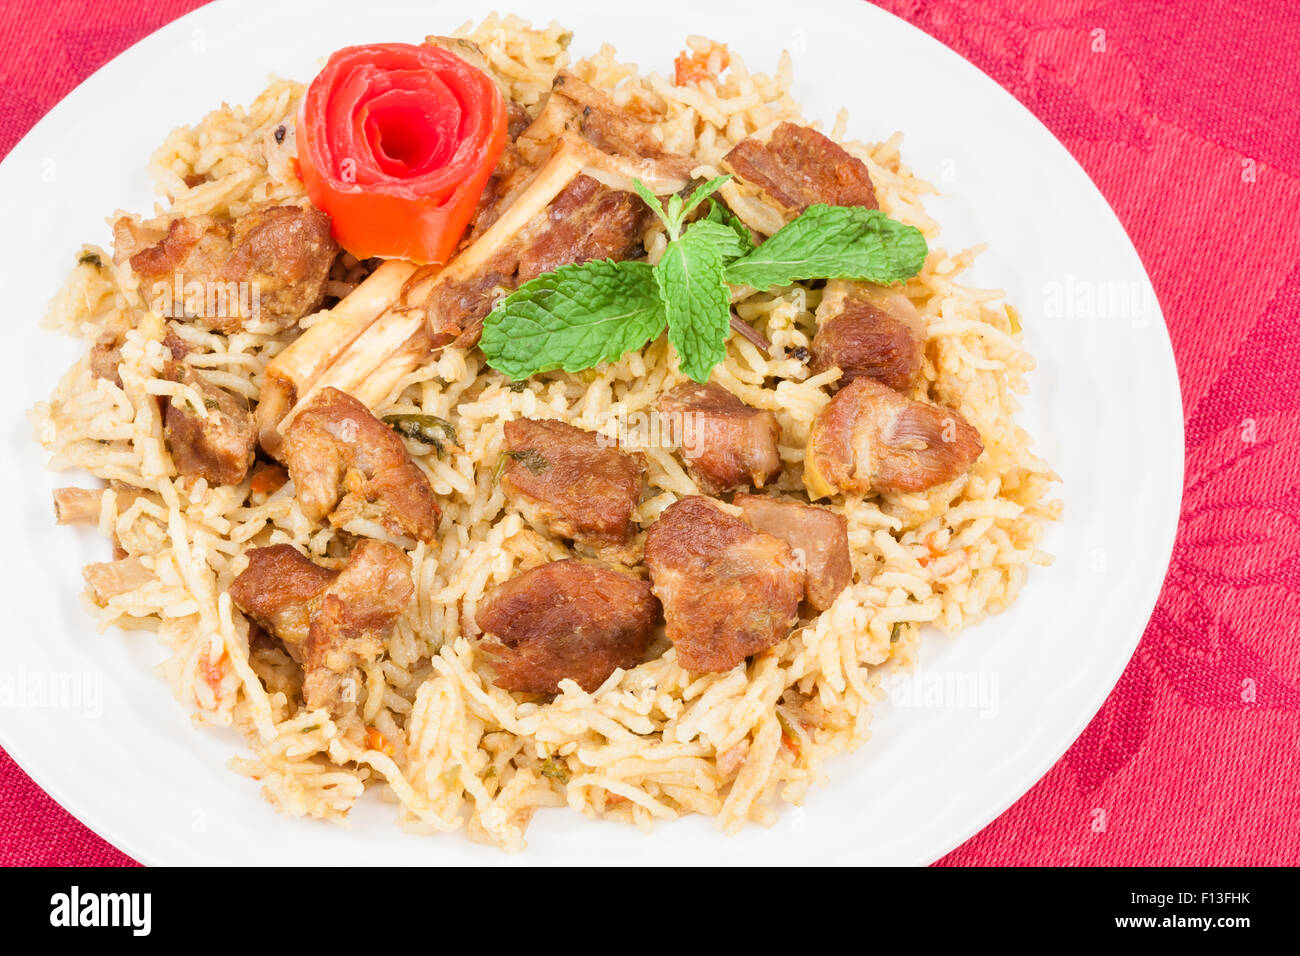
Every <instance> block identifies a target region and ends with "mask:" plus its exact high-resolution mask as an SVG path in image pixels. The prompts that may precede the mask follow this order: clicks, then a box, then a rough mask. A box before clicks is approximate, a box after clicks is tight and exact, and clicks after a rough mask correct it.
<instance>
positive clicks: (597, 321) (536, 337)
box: [479, 259, 666, 379]
mask: <svg viewBox="0 0 1300 956" xmlns="http://www.w3.org/2000/svg"><path fill="white" fill-rule="evenodd" d="M665 321H666V319H665V315H664V307H663V303H662V301H661V300H660V292H659V284H658V279H657V276H656V275H655V270H654V268H653V267H652V266H651V265H650V264H649V263H645V262H612V261H610V260H608V259H593V260H591V261H590V262H584V263H581V264H580V265H567V266H561V267H560V268H558V269H556V270H555V271H554V272H547V273H544V274H543V275H540V276H538V277H537V278H535V279H532V280H530V281H528V282H525V283H524V284H523V285H521V286H520V287H519V288H518V289H516V290H515V291H514V292H512V293H510V295H508V296H506V298H505V299H503V300H502V301H501V302H500V303H499V304H498V305H497V307H496V308H495V309H493V310H492V311H491V313H489V314H488V316H487V318H485V319H484V320H483V335H482V338H480V340H479V348H481V349H482V350H483V354H484V356H486V357H487V363H488V365H490V366H491V367H492V368H494V369H496V370H497V371H499V372H501V373H503V374H505V375H508V376H509V377H510V378H512V379H521V378H527V377H528V376H529V375H535V374H537V373H538V372H549V371H551V370H552V369H557V368H558V369H563V370H564V371H566V372H580V371H582V370H583V369H588V368H591V367H593V366H595V365H599V364H600V363H601V362H613V361H616V360H617V359H618V358H620V357H621V356H622V355H623V354H624V353H625V352H630V351H632V350H633V349H639V348H641V346H643V345H645V344H646V342H648V341H650V340H651V339H653V338H655V337H656V336H657V335H659V333H660V332H662V331H663V328H664V322H665Z"/></svg>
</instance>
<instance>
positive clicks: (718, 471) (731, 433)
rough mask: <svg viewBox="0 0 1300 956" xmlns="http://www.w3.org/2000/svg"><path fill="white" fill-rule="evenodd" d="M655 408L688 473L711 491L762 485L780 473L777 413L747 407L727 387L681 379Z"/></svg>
mask: <svg viewBox="0 0 1300 956" xmlns="http://www.w3.org/2000/svg"><path fill="white" fill-rule="evenodd" d="M659 412H660V414H662V415H663V416H664V418H665V419H666V420H667V423H668V426H669V430H670V434H671V435H672V436H673V437H674V438H675V440H676V441H677V444H678V447H679V448H680V449H681V453H682V457H683V458H684V459H686V465H687V467H688V468H689V469H690V472H691V475H692V477H694V478H695V481H696V482H697V483H698V484H699V486H700V487H701V488H702V489H704V490H705V491H707V492H708V493H709V494H719V493H721V492H723V491H731V490H733V489H736V488H744V487H747V486H749V485H751V484H752V485H753V486H754V487H755V488H762V487H763V486H764V485H765V484H767V483H768V482H769V481H771V480H772V479H774V478H776V477H777V476H778V475H780V474H781V456H780V454H779V453H778V451H777V448H776V443H777V439H779V438H780V437H781V426H780V425H778V424H777V421H776V416H775V415H773V414H772V413H771V412H760V411H759V410H758V409H756V408H750V407H749V406H748V405H746V404H745V403H744V402H742V401H741V400H740V399H738V398H737V397H736V396H735V395H732V394H731V393H730V392H728V391H727V390H726V389H725V388H722V387H721V386H718V385H697V384H695V383H694V382H684V383H683V384H681V385H678V386H677V387H676V388H674V389H673V390H672V391H670V392H667V393H665V394H663V395H661V396H660V397H659Z"/></svg>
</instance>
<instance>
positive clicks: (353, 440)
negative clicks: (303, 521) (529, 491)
mask: <svg viewBox="0 0 1300 956" xmlns="http://www.w3.org/2000/svg"><path fill="white" fill-rule="evenodd" d="M282 452H283V456H284V464H285V467H287V468H288V469H289V477H290V478H292V479H293V483H294V490H295V492H296V494H297V496H298V501H299V503H300V504H301V505H302V510H303V512H304V513H305V514H306V515H307V517H308V518H310V519H311V520H313V521H320V520H321V519H323V518H325V516H326V515H328V516H329V520H330V523H331V524H333V525H334V526H335V527H344V526H346V525H347V524H348V523H349V522H351V521H353V520H354V519H360V520H361V521H364V522H373V523H376V524H378V525H379V526H380V527H382V528H383V529H384V530H385V531H387V532H388V533H390V534H396V535H407V536H409V537H412V538H418V539H419V540H421V541H432V540H433V536H434V535H435V534H436V533H437V531H438V516H439V514H440V511H439V509H438V504H437V502H436V501H434V498H433V489H432V488H431V487H430V486H429V479H428V478H426V477H425V475H424V472H423V471H421V470H420V468H419V466H418V465H416V464H415V462H413V461H412V460H411V456H410V455H408V454H407V452H406V446H405V445H403V444H402V440H401V438H399V437H398V436H397V433H396V432H394V431H393V430H392V429H391V428H389V427H388V426H387V425H385V424H384V423H383V422H381V421H380V420H379V419H377V418H375V416H374V415H372V414H370V410H369V409H368V408H366V406H365V405H363V404H361V402H359V401H357V400H356V399H355V398H353V397H352V396H351V395H349V394H347V393H346V392H340V391H339V390H338V389H336V388H324V389H322V390H321V391H320V393H319V394H318V395H317V396H316V398H315V399H314V400H313V401H312V402H311V404H309V405H308V406H307V407H306V408H304V409H303V410H302V411H301V412H299V413H298V415H297V417H296V418H294V420H293V421H292V422H291V423H290V425H289V427H288V429H287V431H286V433H285V437H284V445H283V448H282Z"/></svg>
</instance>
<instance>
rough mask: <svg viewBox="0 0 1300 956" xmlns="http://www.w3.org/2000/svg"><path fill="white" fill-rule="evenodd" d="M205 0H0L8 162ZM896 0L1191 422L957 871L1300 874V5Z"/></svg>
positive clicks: (17, 773) (0, 779) (9, 816)
mask: <svg viewBox="0 0 1300 956" xmlns="http://www.w3.org/2000/svg"><path fill="white" fill-rule="evenodd" d="M197 5H198V4H197V3H196V2H194V0H144V2H141V0H136V2H131V3H125V2H121V0H5V3H4V10H5V14H6V15H5V18H4V19H5V24H6V30H5V31H4V32H3V33H0V153H4V152H7V151H8V150H9V149H10V148H11V147H12V146H13V145H14V144H15V143H16V142H17V141H18V140H19V139H20V138H21V137H22V135H23V134H24V133H25V132H26V131H27V130H28V129H29V128H30V127H31V126H32V124H34V123H35V122H36V121H37V120H38V119H39V118H40V117H41V116H42V115H43V114H44V113H45V111H46V110H48V109H49V108H50V107H52V106H53V105H54V104H55V103H56V102H58V100H59V99H60V97H62V96H63V95H64V94H66V93H67V92H68V91H69V90H71V89H72V88H73V87H74V86H76V85H77V84H78V83H80V82H81V81H82V80H83V79H85V78H86V77H87V76H89V75H90V73H91V72H93V71H94V70H95V68H96V67H98V66H99V65H101V64H102V63H104V62H105V61H106V60H108V59H109V58H111V57H112V56H114V55H116V54H117V53H118V52H120V51H122V50H124V49H125V48H126V47H128V46H129V45H131V44H132V43H134V42H135V41H136V40H138V39H140V38H141V37H143V36H145V35H146V34H148V33H150V32H151V31H153V30H155V29H157V28H158V27H160V26H162V25H163V24H164V23H166V22H168V21H170V20H172V19H174V18H175V17H177V16H179V15H181V14H182V13H184V12H186V11H187V10H189V9H191V8H193V7H195V6H197ZM881 5H882V6H884V7H886V8H887V9H889V10H890V11H891V12H893V13H895V14H897V15H899V16H901V17H903V18H905V19H907V20H909V21H911V22H912V23H914V24H916V25H917V26H918V27H920V28H921V29H923V30H925V31H926V32H928V33H930V34H932V35H933V36H935V37H937V38H938V39H939V40H941V41H942V42H943V43H945V44H947V45H948V46H950V47H952V48H953V49H955V50H956V51H957V52H958V53H960V54H961V55H962V56H964V57H966V58H967V59H969V60H971V61H972V62H973V63H975V64H976V65H977V66H978V67H980V69H982V70H984V71H985V72H986V73H988V74H989V75H990V76H992V77H993V78H994V79H995V80H997V81H998V82H999V83H1001V84H1002V86H1004V87H1005V88H1006V89H1007V90H1009V91H1010V92H1011V93H1012V94H1014V95H1015V96H1016V97H1017V98H1019V99H1020V100H1021V101H1022V102H1024V103H1025V105H1026V106H1028V107H1029V108H1030V109H1031V110H1033V111H1034V113H1036V114H1037V115H1038V117H1039V118H1040V119H1041V120H1042V121H1043V122H1044V123H1046V124H1047V126H1048V127H1050V128H1051V129H1052V131H1053V132H1054V133H1055V134H1056V135H1057V136H1058V137H1059V138H1060V139H1061V140H1062V141H1063V142H1064V143H1065V145H1066V146H1067V147H1068V148H1069V149H1070V151H1071V152H1072V153H1073V154H1074V155H1075V157H1077V158H1078V160H1079V161H1080V162H1081V163H1082V164H1083V166H1084V168H1086V169H1087V170H1088V172H1089V174H1090V175H1091V176H1092V178H1093V180H1094V181H1095V182H1096V183H1097V185H1098V186H1099V187H1100V188H1101V191H1102V192H1103V193H1104V194H1105V195H1106V197H1107V199H1109V200H1110V203H1111V205H1112V206H1113V207H1114V208H1115V211H1116V213H1117V214H1118V215H1119V217H1120V219H1121V220H1122V221H1123V223H1124V225H1125V227H1126V228H1127V229H1128V232H1129V234H1130V235H1131V236H1132V237H1133V240H1134V242H1135V243H1136V245H1137V248H1138V252H1139V253H1141V255H1142V260H1143V262H1145V264H1146V267H1147V271H1148V272H1149V273H1150V275H1151V279H1152V281H1153V282H1154V283H1155V287H1156V291H1157V293H1158V294H1159V297H1160V302H1161V305H1162V307H1163V309H1164V314H1165V318H1166V320H1167V321H1168V323H1169V329H1170V332H1171V334H1172V336H1173V342H1174V350H1175V353H1176V355H1177V359H1178V368H1179V374H1180V376H1181V379H1182V390H1183V405H1184V408H1185V412H1186V416H1187V479H1186V480H1187V485H1186V495H1185V500H1184V503H1183V517H1182V523H1181V525H1180V529H1179V534H1178V541H1177V544H1176V545H1175V548H1174V556H1173V563H1172V566H1171V568H1170V572H1169V577H1168V579H1167V581H1166V584H1165V588H1164V592H1163V593H1162V595H1161V597H1160V602H1159V605H1158V606H1157V608H1156V611H1155V614H1154V616H1153V618H1152V620H1151V623H1150V626H1149V627H1148V628H1147V631H1146V634H1145V636H1144V637H1143V639H1142V643H1141V645H1140V647H1139V648H1138V650H1137V653H1136V654H1135V655H1134V657H1133V660H1132V662H1131V663H1130V664H1129V667H1128V669H1127V670H1126V671H1125V673H1124V676H1123V677H1122V678H1121V679H1120V682H1119V685H1118V686H1117V687H1116V689H1115V691H1114V692H1113V693H1112V694H1111V696H1110V698H1109V700H1107V701H1106V704H1105V705H1104V706H1103V707H1102V709H1101V712H1100V713H1099V714H1098V715H1097V717H1096V719H1094V720H1093V722H1092V723H1091V725H1090V726H1089V727H1088V728H1087V730H1086V731H1085V732H1084V734H1083V735H1082V736H1081V737H1080V738H1079V740H1078V741H1077V742H1076V743H1075V744H1074V745H1073V746H1072V747H1071V748H1070V750H1069V752H1068V753H1066V755H1065V756H1064V757H1063V758H1062V759H1061V761H1060V762H1059V763H1058V764H1057V765H1056V766H1055V767H1054V768H1053V769H1052V770H1051V771H1050V772H1049V773H1048V774H1047V776H1045V777H1044V778H1043V779H1042V780H1041V781H1039V783H1038V784H1037V785H1036V786H1035V787H1034V788H1033V789H1032V790H1030V791H1029V793H1028V794H1026V795H1025V796H1024V798H1022V799H1021V800H1020V802H1018V803H1017V804H1016V805H1015V806H1013V807H1012V808H1011V809H1010V810H1008V811H1007V812H1006V813H1005V814H1003V815H1002V816H1001V817H999V818H998V819H997V820H996V821H994V822H993V823H992V824H990V825H989V826H988V827H987V828H986V829H985V830H984V831H983V832H981V833H980V834H978V835H977V836H976V837H974V838H973V839H972V840H970V841H969V842H968V843H966V844H965V845H963V846H962V847H960V848H958V849H957V850H955V851H954V852H953V853H952V854H950V855H949V856H948V857H946V858H945V859H944V860H943V861H942V863H943V864H945V865H969V864H1143V863H1147V864H1205V863H1218V864H1228V863H1256V864H1259V863H1273V864H1277V863H1292V864H1294V863H1300V813H1298V812H1297V809H1298V808H1300V626H1298V625H1300V503H1298V502H1297V500H1296V490H1297V484H1298V483H1300V449H1298V448H1297V438H1300V331H1297V328H1296V324H1297V321H1298V320H1300V227H1298V225H1297V223H1298V222H1300V86H1298V85H1297V76H1298V75H1300V74H1298V72H1297V63H1300V4H1297V3H1295V2H1293V0H1253V2H1246V0H1195V2H1190V0H1182V2H1179V0H1115V2H1097V0H985V2H970V0H883V2H882V4H881ZM502 7H503V8H509V7H511V4H509V3H507V2H504V0H503V3H502ZM513 8H514V9H516V10H518V11H519V12H522V13H529V12H530V11H534V10H537V11H541V10H543V8H542V7H541V6H540V5H539V4H537V3H535V2H533V0H530V2H529V3H526V4H515V5H514V7H513ZM534 16H537V17H541V18H544V17H545V13H544V12H538V13H534ZM178 119H182V118H179V117H178ZM1111 464H1112V465H1113V466H1115V467H1122V463H1111ZM0 807H2V808H3V809H0V863H5V864H50V863H70V864H119V863H129V862H131V861H130V860H129V859H128V858H127V857H126V856H125V855H124V854H122V853H120V852H119V851H117V850H116V849H114V848H113V847H111V846H109V845H108V844H106V843H105V842H103V841H102V840H100V839H99V838H98V837H96V836H95V835H94V834H92V833H91V832H89V831H88V830H87V829H86V828H85V827H83V826H81V824H79V823H78V822H77V821H76V820H74V819H73V818H72V817H71V816H69V815H68V814H67V813H66V812H65V811H63V810H62V809H61V808H60V807H59V806H58V805H57V804H55V803H54V801H53V800H51V799H50V798H49V797H48V796H46V795H45V794H44V793H43V792H42V791H41V789H40V788H39V787H37V786H36V785H35V784H34V783H33V782H32V781H31V780H29V779H28V778H27V777H26V775H25V774H23V772H22V771H21V770H19V769H18V768H17V767H16V766H15V765H14V763H13V762H12V761H11V760H9V759H8V757H6V756H4V755H3V754H0Z"/></svg>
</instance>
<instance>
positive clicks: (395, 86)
mask: <svg viewBox="0 0 1300 956" xmlns="http://www.w3.org/2000/svg"><path fill="white" fill-rule="evenodd" d="M505 141H506V104H505V100H504V99H503V98H502V96H501V91H500V90H498V89H497V86H496V84H495V83H494V82H493V81H492V78H491V77H489V76H488V75H487V74H485V73H484V72H483V71H482V70H479V69H476V68H475V67H472V66H470V65H469V64H468V63H466V62H465V61H464V60H462V59H460V58H459V57H457V56H455V55H454V54H451V53H448V52H447V51H446V50H441V49H437V48H435V47H429V46H414V45H412V44H409V43H380V44H374V45H370V46H353V47H346V48H345V49H342V50H339V51H338V52H337V53H335V54H334V55H333V56H331V57H330V58H329V62H328V63H327V64H326V65H325V69H323V70H322V71H321V72H320V75H319V76H317V77H316V79H314V80H313V81H312V83H311V86H309V87H308V88H307V95H306V97H305V98H304V99H303V105H302V113H301V115H300V117H299V120H298V167H299V170H300V172H301V174H302V181H303V183H304V185H306V187H307V195H308V196H309V197H310V198H311V201H312V202H313V203H315V204H316V205H317V206H319V207H320V208H321V209H323V210H325V211H326V212H327V213H329V214H330V216H331V218H332V219H333V221H334V238H335V239H337V240H338V242H339V245H341V246H342V247H343V248H344V249H346V250H347V251H348V252H350V253H352V254H353V255H354V256H356V257H357V258H358V259H367V258H370V257H371V256H385V257H389V258H401V259H410V260H411V261H413V262H418V263H441V262H446V261H447V259H448V258H449V257H450V256H451V254H452V252H453V251H454V250H455V248H456V243H457V242H458V241H459V240H460V236H461V233H463V232H464V231H465V226H466V224H467V223H468V222H469V219H470V217H471V216H472V215H473V214H474V208H475V206H476V204H477V203H478V198H479V195H480V194H481V193H482V192H483V187H484V186H485V185H486V183H487V180H488V176H490V175H491V173H492V168H493V166H495V165H496V161H497V159H498V157H500V155H501V150H502V149H503V148H504V147H505Z"/></svg>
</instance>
